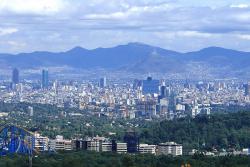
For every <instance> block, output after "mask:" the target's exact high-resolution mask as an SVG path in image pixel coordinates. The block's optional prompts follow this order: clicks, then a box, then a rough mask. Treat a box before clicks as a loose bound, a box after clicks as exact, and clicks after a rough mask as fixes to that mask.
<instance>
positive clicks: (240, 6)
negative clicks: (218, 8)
mask: <svg viewBox="0 0 250 167" xmlns="http://www.w3.org/2000/svg"><path fill="white" fill-rule="evenodd" d="M230 7H231V8H241V9H243V8H249V5H248V4H238V5H231V6H230Z"/></svg>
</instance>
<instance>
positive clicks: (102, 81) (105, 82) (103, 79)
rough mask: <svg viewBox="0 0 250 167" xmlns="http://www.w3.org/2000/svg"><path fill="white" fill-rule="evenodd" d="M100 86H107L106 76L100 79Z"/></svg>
mask: <svg viewBox="0 0 250 167" xmlns="http://www.w3.org/2000/svg"><path fill="white" fill-rule="evenodd" d="M99 86H100V87H101V88H105V87H106V86H107V79H106V77H104V78H101V79H100V83H99Z"/></svg>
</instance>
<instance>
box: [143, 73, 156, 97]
mask: <svg viewBox="0 0 250 167" xmlns="http://www.w3.org/2000/svg"><path fill="white" fill-rule="evenodd" d="M159 86H160V81H159V80H153V79H152V77H148V78H147V80H143V82H142V93H143V94H144V95H145V94H154V93H157V94H158V93H159Z"/></svg>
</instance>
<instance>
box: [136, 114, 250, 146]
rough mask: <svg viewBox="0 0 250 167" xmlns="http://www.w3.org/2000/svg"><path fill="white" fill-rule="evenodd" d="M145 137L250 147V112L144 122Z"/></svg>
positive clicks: (153, 140)
mask: <svg viewBox="0 0 250 167" xmlns="http://www.w3.org/2000/svg"><path fill="white" fill-rule="evenodd" d="M140 137H141V140H142V141H145V142H148V143H154V144H157V143H160V142H165V141H176V142H177V143H182V144H184V146H185V147H190V148H197V149H198V148H200V149H201V148H204V149H212V148H217V149H222V148H225V149H226V148H238V149H240V148H249V147H250V112H238V113H228V114H214V115H211V116H200V117H196V118H195V119H192V118H183V119H178V120H174V121H162V122H157V123H151V124H144V125H142V127H141V128H140Z"/></svg>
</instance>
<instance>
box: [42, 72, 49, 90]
mask: <svg viewBox="0 0 250 167" xmlns="http://www.w3.org/2000/svg"><path fill="white" fill-rule="evenodd" d="M42 88H43V89H48V88H49V72H48V70H43V71H42Z"/></svg>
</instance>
